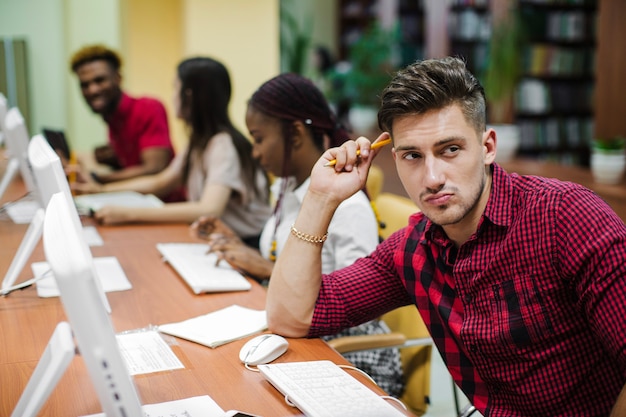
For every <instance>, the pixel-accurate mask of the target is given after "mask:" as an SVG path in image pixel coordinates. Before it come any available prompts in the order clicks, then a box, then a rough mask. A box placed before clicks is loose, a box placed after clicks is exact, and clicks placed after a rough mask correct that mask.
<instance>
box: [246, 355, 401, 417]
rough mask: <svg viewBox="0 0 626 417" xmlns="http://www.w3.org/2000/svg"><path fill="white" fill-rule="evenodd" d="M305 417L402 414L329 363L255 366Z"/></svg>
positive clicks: (315, 362) (311, 362) (324, 361)
mask: <svg viewBox="0 0 626 417" xmlns="http://www.w3.org/2000/svg"><path fill="white" fill-rule="evenodd" d="M258 369H259V371H260V372H261V375H263V377H265V379H267V380H268V381H269V382H270V383H271V384H272V385H273V386H274V387H275V388H276V389H278V390H279V391H280V392H282V393H283V394H284V395H285V396H287V399H288V400H289V402H291V403H292V404H294V405H295V406H296V407H298V408H299V409H300V411H302V412H303V413H304V414H305V415H306V416H307V417H400V416H405V415H406V414H404V413H403V412H401V411H400V410H399V409H397V408H396V407H394V406H393V405H391V404H390V403H389V402H388V401H389V400H385V399H383V398H381V397H380V396H379V395H378V394H376V393H375V392H374V391H372V390H370V389H369V388H367V387H366V386H365V385H363V384H361V382H359V381H358V380H357V379H355V378H354V377H353V376H351V375H350V374H348V372H346V371H345V370H343V369H341V368H340V367H339V366H337V365H335V364H334V363H333V362H331V361H327V360H323V361H308V362H287V363H275V364H267V365H258Z"/></svg>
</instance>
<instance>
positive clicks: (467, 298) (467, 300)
mask: <svg viewBox="0 0 626 417" xmlns="http://www.w3.org/2000/svg"><path fill="white" fill-rule="evenodd" d="M472 301H473V299H472V296H471V295H469V294H468V295H466V296H465V304H471V303H472Z"/></svg>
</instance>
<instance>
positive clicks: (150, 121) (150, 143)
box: [138, 99, 172, 152]
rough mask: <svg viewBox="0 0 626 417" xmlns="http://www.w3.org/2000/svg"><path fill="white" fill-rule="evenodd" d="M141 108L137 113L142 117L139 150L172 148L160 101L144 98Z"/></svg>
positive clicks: (164, 113)
mask: <svg viewBox="0 0 626 417" xmlns="http://www.w3.org/2000/svg"><path fill="white" fill-rule="evenodd" d="M142 108H143V110H142V111H141V112H140V113H138V114H141V115H142V118H143V126H144V127H143V129H142V130H141V136H140V138H139V151H140V152H141V151H144V150H146V149H148V148H168V149H171V148H172V141H171V139H170V131H169V126H168V124H167V113H166V111H165V107H163V104H161V102H159V101H157V100H154V99H144V101H143V103H142Z"/></svg>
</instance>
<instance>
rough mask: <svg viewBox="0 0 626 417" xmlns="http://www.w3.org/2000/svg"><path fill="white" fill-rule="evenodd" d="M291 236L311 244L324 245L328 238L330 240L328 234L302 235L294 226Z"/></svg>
mask: <svg viewBox="0 0 626 417" xmlns="http://www.w3.org/2000/svg"><path fill="white" fill-rule="evenodd" d="M291 234H292V235H294V236H295V237H297V238H298V239H300V240H304V241H305V242H309V243H324V242H325V241H326V238H328V232H326V233H324V235H323V236H314V235H307V234H306V233H302V232H301V231H299V230H298V229H296V228H295V226H294V225H293V224H292V225H291Z"/></svg>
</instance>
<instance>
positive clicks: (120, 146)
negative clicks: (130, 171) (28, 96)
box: [105, 93, 174, 168]
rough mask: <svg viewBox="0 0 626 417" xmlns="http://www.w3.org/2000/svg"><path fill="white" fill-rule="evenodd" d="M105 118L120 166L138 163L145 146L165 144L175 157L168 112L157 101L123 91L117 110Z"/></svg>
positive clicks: (161, 146)
mask: <svg viewBox="0 0 626 417" xmlns="http://www.w3.org/2000/svg"><path fill="white" fill-rule="evenodd" d="M105 121H106V122H107V125H108V126H109V143H110V144H111V146H112V147H113V150H114V151H115V154H116V155H117V158H118V160H119V161H120V164H121V165H122V167H124V168H127V167H130V166H134V165H140V164H141V152H142V151H144V150H145V149H148V148H167V149H168V150H169V151H170V153H171V155H172V158H173V157H174V148H173V146H172V142H171V140H170V134H169V128H168V124H167V114H166V112H165V107H164V106H163V104H161V102H160V101H158V100H156V99H153V98H148V97H140V98H133V97H130V96H129V95H127V94H126V93H123V94H122V98H121V100H120V104H119V106H118V107H117V110H116V111H115V113H113V114H112V115H111V116H110V117H107V118H106V119H105Z"/></svg>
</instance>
